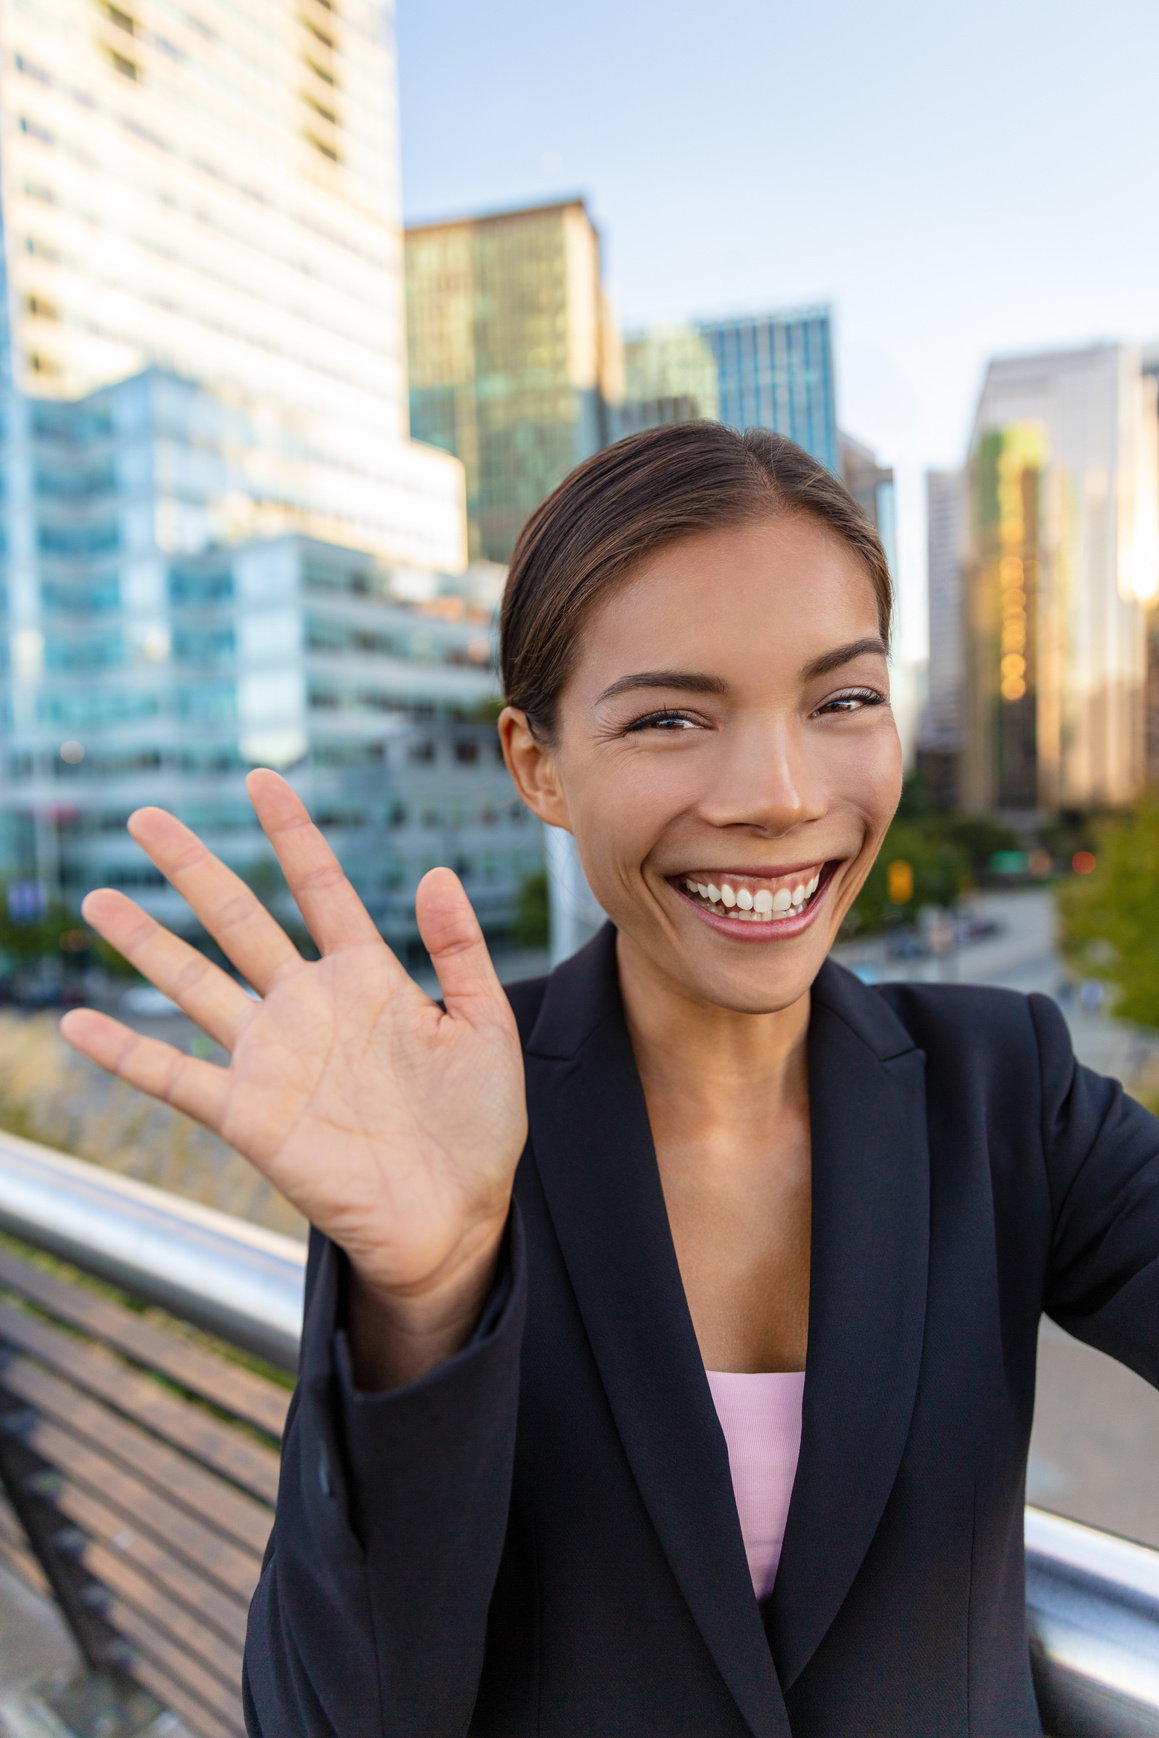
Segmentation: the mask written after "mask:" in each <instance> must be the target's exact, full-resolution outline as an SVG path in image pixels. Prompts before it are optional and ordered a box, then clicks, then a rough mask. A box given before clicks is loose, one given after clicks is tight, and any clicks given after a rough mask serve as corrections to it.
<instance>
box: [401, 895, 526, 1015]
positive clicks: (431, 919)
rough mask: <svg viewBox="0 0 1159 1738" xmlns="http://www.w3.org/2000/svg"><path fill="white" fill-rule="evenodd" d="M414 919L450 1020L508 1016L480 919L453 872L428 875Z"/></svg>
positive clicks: (419, 896)
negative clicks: (497, 1014) (499, 1010)
mask: <svg viewBox="0 0 1159 1738" xmlns="http://www.w3.org/2000/svg"><path fill="white" fill-rule="evenodd" d="M415 917H416V918H417V920H418V926H419V934H420V935H421V936H422V939H423V946H424V947H425V948H426V950H427V952H428V953H429V954H430V956H431V964H432V965H433V966H434V968H435V971H436V973H437V974H438V979H439V988H440V989H441V990H442V992H443V1000H444V1002H445V1003H446V1006H447V1012H448V1014H452V1015H455V1016H457V1017H458V1018H460V1019H465V1020H468V1021H471V1022H474V1021H477V1020H482V1019H487V1018H493V1017H494V1013H495V1010H496V1008H497V1007H499V1006H501V1007H502V1009H503V1012H504V1014H506V1013H507V1010H508V1002H507V997H506V996H505V995H504V994H503V990H502V987H501V985H500V983H499V979H498V978H497V977H496V975H495V967H494V966H493V965H492V964H491V956H490V954H489V953H488V952H487V943H486V942H485V941H484V940H483V931H482V930H481V929H480V928H479V919H478V918H477V917H476V916H475V913H474V911H473V910H472V908H471V901H470V900H469V899H468V898H467V895H466V893H465V892H464V891H463V883H462V882H461V881H460V880H459V877H458V876H457V875H456V874H455V873H454V871H453V870H452V869H428V871H427V873H426V874H425V875H424V876H423V878H422V880H421V881H420V882H419V884H418V890H417V892H416V893H415Z"/></svg>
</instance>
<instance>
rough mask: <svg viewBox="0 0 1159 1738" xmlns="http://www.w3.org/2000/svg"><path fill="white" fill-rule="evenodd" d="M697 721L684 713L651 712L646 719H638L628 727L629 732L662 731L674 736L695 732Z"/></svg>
mask: <svg viewBox="0 0 1159 1738" xmlns="http://www.w3.org/2000/svg"><path fill="white" fill-rule="evenodd" d="M696 728H697V726H696V720H695V719H694V718H688V717H686V716H685V714H684V713H683V712H649V713H648V714H647V716H646V717H644V718H636V719H634V720H633V722H632V723H631V724H629V725H628V729H629V730H662V731H666V732H667V733H668V734H669V735H672V734H673V733H674V732H676V731H678V730H695V729H696Z"/></svg>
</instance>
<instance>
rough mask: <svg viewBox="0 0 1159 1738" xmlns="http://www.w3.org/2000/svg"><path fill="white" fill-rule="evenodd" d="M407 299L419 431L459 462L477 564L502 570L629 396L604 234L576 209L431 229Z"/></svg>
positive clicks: (411, 250)
mask: <svg viewBox="0 0 1159 1738" xmlns="http://www.w3.org/2000/svg"><path fill="white" fill-rule="evenodd" d="M406 296H407V346H408V354H409V358H410V414H411V428H412V431H413V433H414V434H415V436H416V437H417V438H418V439H420V440H424V441H429V442H430V443H431V444H432V445H433V446H436V447H442V448H443V450H444V451H445V452H448V453H454V454H456V456H457V457H458V458H460V459H461V460H462V462H463V465H464V467H465V469H466V474H467V525H468V541H469V548H470V552H471V555H472V557H476V556H484V557H486V558H488V559H490V560H493V561H507V560H508V559H509V558H510V555H511V550H512V547H513V546H514V543H515V539H516V537H517V535H518V533H519V530H520V527H521V526H522V524H523V522H524V520H525V519H526V518H527V516H528V514H529V513H530V512H532V510H533V509H534V508H535V507H537V506H538V505H539V503H540V501H542V500H543V498H544V496H545V495H548V494H550V492H551V490H552V489H554V488H555V486H556V484H557V483H559V482H561V481H562V479H563V478H564V477H565V476H566V475H567V473H568V472H569V471H570V470H571V469H572V468H573V467H574V466H575V465H577V464H578V463H579V462H580V460H581V459H584V458H586V457H587V456H588V455H589V454H590V453H593V452H595V451H596V450H597V449H598V448H599V447H601V446H603V445H604V443H605V441H606V440H607V438H608V422H607V412H606V407H607V404H608V402H609V401H610V400H613V399H615V400H618V399H619V397H620V396H621V354H620V346H619V340H618V337H617V334H616V331H615V328H614V325H613V322H612V320H611V317H610V314H609V311H608V307H607V303H606V301H605V297H604V292H603V288H602V285H601V281H600V243H599V235H598V234H597V232H596V229H595V227H594V225H593V224H592V221H591V219H590V218H589V216H588V213H587V210H586V208H585V206H584V203H583V201H582V200H581V199H571V200H566V201H564V202H563V203H561V204H558V205H545V206H538V207H535V208H534V209H531V210H521V211H505V212H499V213H496V214H494V215H491V216H485V217H468V218H462V219H459V220H457V221H454V222H448V223H432V224H423V225H421V226H419V227H416V228H413V229H408V230H407V233H406Z"/></svg>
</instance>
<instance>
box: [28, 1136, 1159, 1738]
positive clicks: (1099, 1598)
mask: <svg viewBox="0 0 1159 1738" xmlns="http://www.w3.org/2000/svg"><path fill="white" fill-rule="evenodd" d="M0 1229H2V1230H4V1231H7V1232H8V1233H10V1234H11V1235H12V1236H15V1237H18V1238H20V1239H21V1240H22V1241H23V1242H25V1243H27V1244H30V1245H32V1246H33V1247H34V1248H36V1249H41V1250H45V1251H47V1252H49V1253H51V1254H53V1255H56V1256H58V1257H60V1258H61V1259H63V1260H65V1261H67V1262H70V1263H72V1264H73V1265H74V1266H75V1267H77V1268H79V1269H81V1270H82V1271H83V1272H86V1273H89V1274H92V1275H94V1276H96V1277H97V1278H99V1279H103V1280H106V1281H110V1282H112V1283H113V1284H115V1285H117V1286H118V1287H120V1288H121V1289H122V1290H124V1291H125V1292H127V1293H129V1294H130V1295H131V1296H133V1297H135V1298H137V1299H139V1300H141V1301H143V1302H147V1303H151V1304H156V1305H159V1306H161V1307H162V1308H163V1309H165V1310H166V1311H168V1312H169V1313H170V1314H171V1315H173V1316H175V1317H177V1318H179V1319H180V1320H182V1321H187V1322H191V1323H193V1324H195V1325H196V1326H199V1327H202V1328H205V1329H207V1330H208V1331H210V1332H211V1333H213V1334H215V1335H216V1336H217V1337H218V1338H219V1339H221V1340H224V1341H226V1342H228V1343H229V1344H232V1345H234V1346H237V1347H240V1348H242V1349H243V1350H245V1351H247V1352H251V1353H256V1354H258V1355H259V1356H261V1357H263V1358H265V1359H266V1360H267V1361H268V1362H269V1363H271V1364H273V1365H275V1366H276V1367H278V1368H279V1369H282V1370H288V1371H292V1370H293V1369H294V1368H295V1367H296V1360H297V1348H298V1339H299V1333H300V1326H301V1312H302V1288H303V1280H304V1271H305V1251H304V1249H303V1248H302V1246H301V1245H299V1244H296V1243H294V1242H293V1241H292V1240H291V1239H289V1238H286V1237H279V1236H277V1235H275V1234H273V1233H271V1232H267V1231H262V1230H259V1229H258V1228H257V1227H255V1226H251V1225H247V1224H245V1223H243V1222H242V1221H240V1220H237V1219H233V1218H231V1217H229V1216H228V1215H226V1214H223V1213H217V1212H213V1211H211V1210H210V1209H208V1208H204V1207H199V1206H196V1205H195V1204H193V1203H191V1202H188V1201H184V1200H180V1199H178V1198H177V1197H175V1196H173V1195H168V1194H165V1193H163V1192H162V1191H161V1190H158V1189H153V1188H150V1187H148V1186H147V1185H145V1184H143V1183H138V1182H135V1181H132V1180H131V1179H128V1178H124V1177H119V1176H116V1175H114V1174H112V1173H110V1172H107V1171H104V1170H101V1169H99V1168H97V1167H96V1166H94V1165H89V1164H85V1163H83V1162H81V1161H79V1160H76V1159H72V1158H68V1157H66V1156H65V1155H63V1154H60V1153H56V1152H51V1151H49V1150H48V1149H47V1148H44V1147H39V1146H35V1145H33V1143H32V1142H30V1141H24V1140H19V1139H17V1138H16V1137H14V1136H11V1135H4V1134H0ZM95 1307H96V1306H95V1305H94V1308H95ZM79 1325H81V1326H83V1323H82V1324H79ZM111 1334H112V1330H111V1329H106V1330H104V1331H103V1337H104V1339H105V1340H106V1342H109V1341H110V1335H111ZM94 1337H95V1338H97V1339H100V1338H101V1337H102V1330H95V1331H94ZM189 1381H190V1382H191V1383H194V1382H195V1378H194V1377H190V1378H189ZM1026 1601H1027V1618H1028V1626H1029V1632H1030V1654H1031V1664H1032V1668H1033V1672H1034V1680H1035V1686H1036V1689H1037V1692H1038V1698H1039V1705H1040V1707H1041V1710H1042V1716H1043V1723H1044V1726H1045V1729H1046V1731H1047V1732H1048V1733H1049V1734H1050V1735H1051V1738H1159V1551H1153V1550H1149V1549H1147V1548H1146V1547H1144V1546H1142V1545H1135V1544H1131V1543H1129V1542H1128V1541H1127V1540H1124V1539H1118V1538H1115V1537H1113V1536H1112V1535H1110V1534H1108V1533H1101V1532H1099V1531H1097V1530H1096V1529H1095V1528H1093V1527H1086V1526H1082V1525H1080V1524H1079V1523H1078V1522H1076V1521H1069V1520H1065V1519H1063V1518H1062V1517H1060V1516H1057V1515H1052V1514H1047V1513H1046V1512H1044V1511H1043V1510H1041V1509H1030V1508H1028V1509H1027V1511H1026Z"/></svg>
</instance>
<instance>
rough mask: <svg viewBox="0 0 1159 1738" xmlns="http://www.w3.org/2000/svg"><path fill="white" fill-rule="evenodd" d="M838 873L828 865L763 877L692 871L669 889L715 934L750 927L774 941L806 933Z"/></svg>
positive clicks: (676, 878)
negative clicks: (777, 936)
mask: <svg viewBox="0 0 1159 1738" xmlns="http://www.w3.org/2000/svg"><path fill="white" fill-rule="evenodd" d="M836 868H837V863H836V862H835V861H832V862H827V863H812V864H805V865H801V866H798V867H796V868H793V869H782V870H775V871H770V873H768V874H765V875H760V874H751V873H742V872H741V871H739V870H727V869H713V870H696V871H693V872H692V873H690V874H689V873H685V874H680V875H674V876H672V878H671V883H670V884H671V885H672V886H673V887H675V888H676V890H677V892H678V893H681V894H682V895H683V896H684V898H685V899H687V900H689V901H690V903H691V904H693V905H694V906H696V907H697V909H698V910H699V911H700V912H701V913H702V914H703V916H704V917H706V918H707V919H709V921H711V922H712V924H713V928H723V929H726V930H727V929H731V928H733V927H735V928H736V929H737V930H738V931H739V930H740V929H741V927H742V926H748V925H754V926H757V928H758V929H759V931H761V932H763V935H766V936H768V938H769V939H770V940H772V938H773V935H774V934H782V933H783V934H796V933H797V932H798V931H799V930H801V929H803V928H805V927H806V924H807V922H808V921H809V919H810V918H811V917H812V913H813V908H814V905H815V903H816V901H817V900H818V898H819V896H821V895H823V894H824V892H825V890H826V888H827V887H828V885H829V882H830V880H831V879H832V876H833V872H834V871H835V870H836ZM753 939H754V940H755V939H756V937H755V935H754V937H753Z"/></svg>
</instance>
